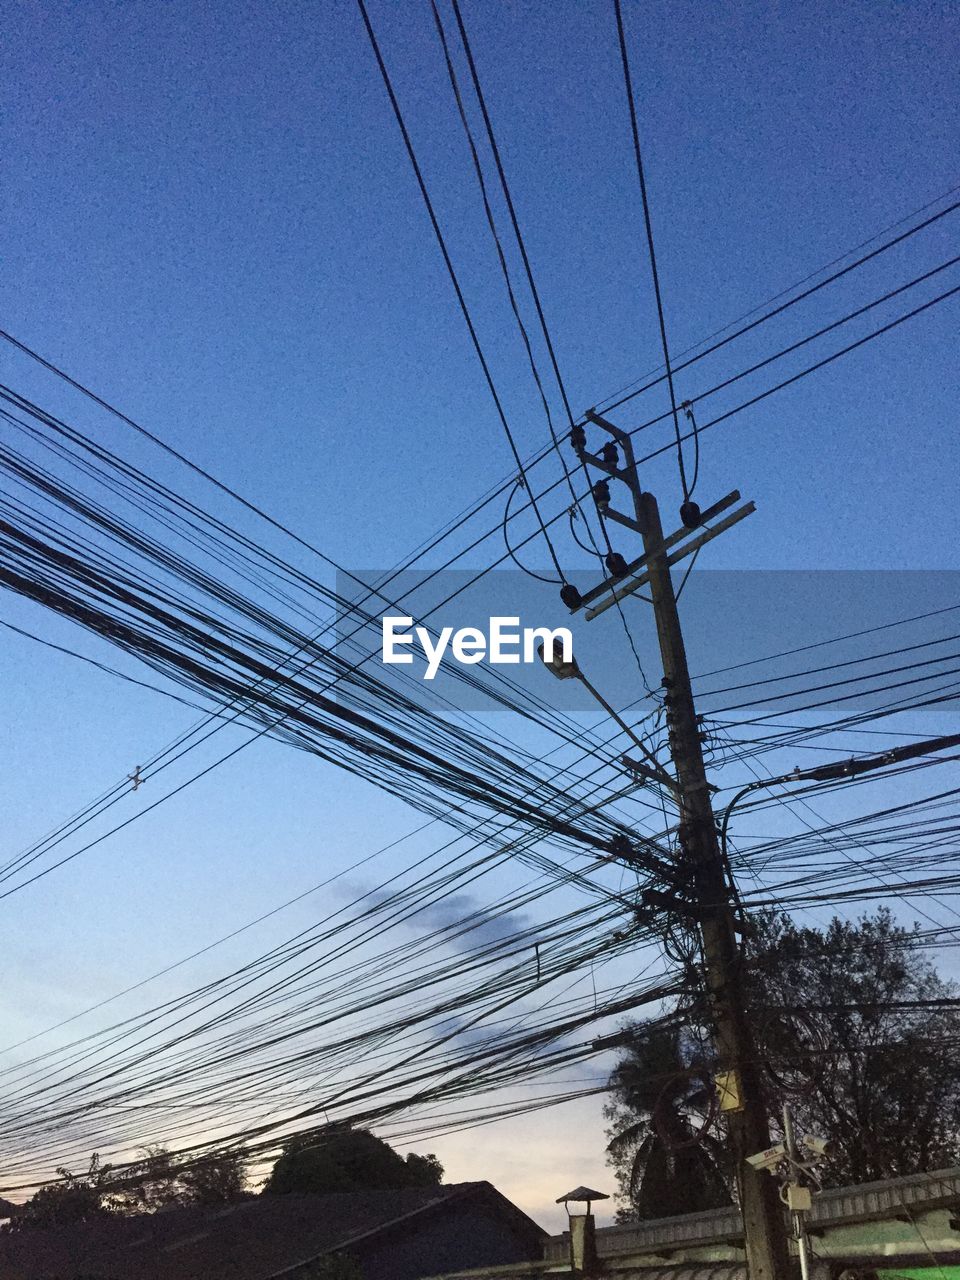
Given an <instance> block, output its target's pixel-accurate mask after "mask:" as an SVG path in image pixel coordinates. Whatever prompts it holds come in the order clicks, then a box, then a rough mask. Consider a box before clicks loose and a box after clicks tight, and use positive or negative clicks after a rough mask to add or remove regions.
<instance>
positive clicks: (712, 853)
mask: <svg viewBox="0 0 960 1280" xmlns="http://www.w3.org/2000/svg"><path fill="white" fill-rule="evenodd" d="M587 418H588V420H589V421H591V422H592V423H594V424H595V425H596V426H598V427H600V428H602V429H603V430H604V431H606V432H608V433H609V434H610V435H611V436H612V437H613V439H614V440H615V441H616V445H613V444H608V445H606V446H605V447H604V448H603V449H602V450H601V451H600V453H599V454H595V453H592V452H590V451H588V450H587V447H586V436H585V433H584V432H583V430H582V429H580V430H577V431H575V432H574V433H573V436H572V441H573V445H574V448H575V449H576V451H577V453H578V455H579V457H580V459H581V461H582V462H584V463H585V464H586V465H588V466H590V467H595V468H597V469H599V470H600V471H602V472H605V473H606V475H607V476H609V477H610V479H613V480H617V481H621V482H622V483H623V484H625V485H626V487H627V489H628V490H629V492H630V496H631V498H632V506H633V514H632V515H627V514H624V513H623V512H621V511H618V510H616V509H615V508H614V507H613V506H611V501H610V499H611V495H610V490H609V484H608V482H607V481H601V482H600V483H599V484H597V485H595V486H594V499H595V501H596V502H597V508H598V511H599V512H600V513H601V514H602V516H603V517H604V518H606V519H607V520H613V521H614V522H615V523H617V524H619V525H622V526H624V527H626V528H629V529H632V530H633V531H634V532H635V533H638V534H639V535H640V536H641V538H642V539H643V551H644V554H643V555H642V556H641V557H640V558H639V559H638V560H636V561H634V562H633V563H632V564H627V563H626V562H625V561H623V559H622V558H621V557H613V558H612V559H611V557H609V556H608V558H607V567H608V569H609V570H610V573H611V577H610V578H609V579H606V580H605V581H604V582H602V583H600V584H599V585H598V586H597V587H595V588H594V589H593V590H591V591H588V592H587V593H586V594H585V595H583V596H579V593H578V596H579V598H578V599H577V600H576V601H573V602H572V605H571V607H573V609H574V610H575V611H576V610H577V609H579V608H582V607H584V606H587V605H591V606H592V607H590V608H587V609H586V617H587V619H588V620H589V619H591V618H595V617H597V616H598V615H599V614H600V613H602V612H604V611H605V610H606V609H608V608H610V606H611V605H613V604H614V603H616V602H618V601H619V600H621V599H624V598H625V597H627V596H629V595H631V594H633V593H634V592H636V591H637V590H638V589H639V588H640V587H647V588H648V590H649V592H650V599H651V600H652V603H653V612H654V615H655V618H656V624H657V636H658V638H659V641H660V656H661V659H662V663H663V687H664V705H665V707H666V711H667V716H666V719H667V726H668V729H669V738H670V753H671V756H672V758H673V764H674V769H675V772H676V779H677V786H676V788H675V799H676V802H677V805H678V807H679V810H680V850H681V858H682V861H681V864H680V867H678V870H681V871H682V872H684V873H686V874H685V877H684V878H685V879H686V880H687V881H688V883H689V887H688V888H686V887H685V889H684V891H683V896H682V898H681V897H679V896H678V897H677V898H676V899H675V900H673V901H672V902H670V903H668V904H666V908H667V909H668V910H670V909H673V910H675V911H677V912H679V913H682V914H684V915H686V917H687V918H688V920H690V921H691V922H695V923H696V925H697V927H698V928H699V931H700V936H701V941H702V945H703V960H704V979H705V985H706V993H707V998H708V1002H709V1011H708V1012H709V1016H710V1020H711V1023H712V1027H713V1035H714V1045H715V1048H716V1053H717V1058H718V1067H719V1069H718V1072H717V1077H716V1082H717V1088H718V1091H719V1094H720V1108H721V1111H722V1113H723V1114H724V1116H725V1117H726V1122H727V1130H728V1133H729V1141H730V1151H731V1156H732V1163H733V1167H734V1170H735V1173H736V1178H737V1188H738V1192H739V1199H740V1210H741V1213H742V1216H743V1233H744V1245H745V1248H746V1255H747V1272H748V1275H749V1277H750V1280H788V1277H789V1276H790V1274H791V1268H790V1257H789V1249H788V1244H787V1222H786V1216H785V1213H784V1208H783V1204H782V1203H781V1201H780V1197H779V1190H778V1187H777V1184H776V1182H775V1181H774V1179H773V1178H771V1177H770V1175H769V1174H767V1173H766V1172H764V1171H763V1170H761V1169H757V1168H755V1167H754V1166H753V1165H751V1164H750V1163H748V1160H747V1157H748V1156H752V1155H756V1154H758V1153H759V1152H761V1151H765V1150H766V1149H767V1148H768V1147H769V1146H770V1126H769V1119H768V1115H767V1109H766V1103H765V1100H764V1090H763V1082H762V1075H761V1069H760V1063H759V1061H758V1057H757V1049H756V1044H755V1041H754V1037H753V1032H752V1029H751V1026H750V1020H749V1018H748V1015H747V1006H746V992H745V987H744V980H743V969H742V961H741V948H740V945H739V943H738V941H737V934H736V931H735V927H734V926H735V915H734V887H733V884H732V883H731V882H730V881H729V879H728V874H727V867H726V862H725V859H724V854H723V849H722V846H721V842H720V838H719V835H718V832H717V826H716V820H715V818H714V814H713V806H712V803H711V800H710V786H709V783H708V782H707V774H706V769H705V767H704V762H703V751H702V748H701V744H700V732H699V726H698V723H697V715H696V710H695V708H694V702H693V691H692V689H691V687H690V672H689V670H688V668H687V655H686V651H685V649H684V644H683V633H682V631H681V629H680V615H679V613H678V611H677V598H676V594H675V592H674V589H673V579H672V577H671V574H670V566H671V564H675V563H676V562H677V561H678V560H681V559H684V558H685V557H687V556H690V555H692V554H694V553H695V552H696V551H697V550H699V549H700V547H702V546H703V545H704V544H705V543H706V542H709V541H710V540H712V539H713V538H715V537H717V536H718V535H719V534H720V533H722V532H723V531H724V530H725V529H727V528H730V527H732V526H733V525H734V524H736V523H738V522H739V521H740V520H741V519H743V518H744V517H745V516H748V515H749V514H750V513H751V512H752V511H753V504H752V503H748V504H746V505H745V506H744V507H742V508H740V509H739V510H736V511H733V512H732V513H731V514H729V515H727V516H726V517H725V518H724V519H722V520H720V521H719V522H717V521H716V520H715V517H716V516H719V515H720V514H721V513H722V512H725V511H727V510H728V509H729V508H730V507H732V506H733V505H734V503H735V502H737V501H738V500H739V498H740V495H739V493H737V492H736V491H735V492H733V493H731V494H728V495H727V496H726V497H725V498H723V499H721V501H720V502H718V503H715V504H714V505H713V506H712V507H710V508H709V509H708V510H706V511H703V512H701V511H700V510H699V508H698V507H696V505H695V504H693V503H691V502H689V500H687V501H686V502H685V504H684V509H683V510H682V511H681V516H682V518H683V521H684V526H685V527H684V528H683V529H681V530H679V531H677V532H676V533H673V534H671V535H670V536H669V537H668V538H666V539H665V538H664V536H663V528H662V526H661V523H660V511H659V508H658V506H657V502H656V499H655V498H654V496H653V494H651V493H644V492H643V491H642V489H641V486H640V479H639V474H638V469H637V463H636V458H635V456H634V452H633V445H632V442H631V439H630V436H629V434H628V433H627V432H625V431H623V430H621V429H620V428H619V427H617V426H616V425H615V424H614V423H612V422H609V421H607V420H606V419H605V418H602V417H601V416H600V415H599V414H597V413H595V412H592V411H591V412H589V413H588V414H587ZM616 446H619V449H620V450H622V453H623V457H622V458H621V457H620V453H619V452H618V448H617V447H616ZM708 520H714V524H713V525H712V527H708V526H707V521H708ZM685 540H686V541H685ZM681 544H683V545H681Z"/></svg>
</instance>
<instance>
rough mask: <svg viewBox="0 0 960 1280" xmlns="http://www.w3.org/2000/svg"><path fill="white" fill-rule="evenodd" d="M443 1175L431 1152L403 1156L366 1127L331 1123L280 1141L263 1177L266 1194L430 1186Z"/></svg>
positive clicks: (317, 1193)
mask: <svg viewBox="0 0 960 1280" xmlns="http://www.w3.org/2000/svg"><path fill="white" fill-rule="evenodd" d="M442 1178H443V1166H442V1165H441V1164H440V1162H439V1161H438V1160H437V1158H436V1156H433V1155H428V1156H418V1155H415V1154H414V1153H412V1152H411V1153H410V1154H409V1155H408V1156H407V1157H406V1159H404V1158H403V1156H401V1155H400V1154H399V1153H398V1152H396V1151H394V1149H393V1147H391V1146H390V1145H389V1144H388V1143H386V1142H384V1141H383V1140H382V1139H381V1138H378V1137H376V1136H375V1135H374V1134H372V1133H371V1132H370V1131H369V1129H355V1128H353V1127H352V1126H350V1125H331V1126H330V1127H329V1128H327V1129H323V1130H321V1131H320V1132H319V1133H316V1134H309V1135H302V1136H298V1137H296V1138H293V1139H291V1140H290V1142H288V1143H287V1144H286V1146H285V1147H284V1149H283V1152H282V1153H281V1155H280V1157H279V1158H278V1160H277V1162H276V1164H275V1165H274V1166H273V1169H272V1171H271V1173H270V1176H269V1177H268V1178H267V1181H266V1182H265V1183H264V1187H263V1191H264V1194H266V1195H286V1194H288V1193H290V1192H308V1193H313V1194H315V1195H323V1194H326V1193H327V1192H331V1191H377V1190H388V1189H397V1188H402V1187H432V1186H437V1185H439V1183H440V1181H441V1179H442Z"/></svg>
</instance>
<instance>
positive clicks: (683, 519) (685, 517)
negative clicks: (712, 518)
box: [680, 498, 703, 529]
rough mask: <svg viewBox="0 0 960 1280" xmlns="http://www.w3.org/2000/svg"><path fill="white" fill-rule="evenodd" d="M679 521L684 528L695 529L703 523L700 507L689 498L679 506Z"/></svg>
mask: <svg viewBox="0 0 960 1280" xmlns="http://www.w3.org/2000/svg"><path fill="white" fill-rule="evenodd" d="M680 523H681V524H682V525H683V527H684V528H685V529H697V528H699V527H700V525H701V524H702V523H703V516H702V515H701V514H700V507H699V506H698V504H697V503H696V502H691V501H690V500H689V498H688V499H687V501H686V502H685V503H684V504H683V505H682V506H681V508H680Z"/></svg>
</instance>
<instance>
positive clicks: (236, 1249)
mask: <svg viewBox="0 0 960 1280" xmlns="http://www.w3.org/2000/svg"><path fill="white" fill-rule="evenodd" d="M474 1201H478V1202H483V1203H485V1204H486V1205H487V1206H488V1207H490V1206H492V1207H494V1208H495V1209H496V1210H497V1211H498V1212H500V1213H502V1214H503V1215H504V1216H505V1217H506V1218H508V1219H509V1220H510V1221H511V1222H512V1223H513V1225H514V1226H515V1227H517V1228H518V1229H521V1230H523V1231H525V1232H529V1233H532V1234H533V1235H535V1236H536V1237H537V1238H538V1239H540V1240H546V1238H547V1233H546V1232H545V1231H543V1230H542V1229H541V1228H540V1227H539V1226H538V1225H537V1224H536V1223H535V1222H533V1221H532V1219H530V1218H528V1217H527V1216H526V1215H525V1214H523V1213H522V1212H521V1211H520V1210H519V1209H518V1208H517V1207H516V1205H514V1204H512V1203H511V1202H510V1201H509V1200H507V1199H506V1197H505V1196H502V1195H500V1193H499V1192H498V1191H497V1190H496V1189H495V1188H494V1187H493V1186H491V1185H490V1183H489V1182H462V1183H456V1184H453V1185H450V1186H440V1187H429V1188H415V1189H408V1190H403V1191H365V1192H345V1193H342V1194H338V1195H323V1196H315V1195H285V1196H257V1197H256V1198H254V1199H251V1200H242V1201H239V1202H238V1203H237V1204H232V1205H226V1206H223V1207H220V1208H208V1209H202V1208H199V1207H191V1208H183V1209H173V1210H169V1211H166V1212H163V1213H155V1214H143V1215H138V1216H136V1217H130V1218H112V1219H107V1220H104V1221H98V1222H90V1223H83V1224H80V1225H77V1226H74V1227H60V1228H54V1229H50V1230H40V1229H28V1230H24V1231H19V1232H15V1233H12V1234H9V1235H3V1236H0V1275H2V1276H3V1280H47V1277H51V1276H56V1277H57V1278H58V1280H70V1277H72V1276H75V1275H84V1274H95V1275H97V1276H103V1277H105V1278H109V1280H200V1278H201V1277H202V1280H220V1278H221V1277H222V1278H223V1280H227V1277H229V1280H280V1278H281V1277H285V1276H292V1274H293V1273H294V1272H295V1271H296V1270H297V1268H298V1267H300V1266H302V1265H304V1264H305V1263H307V1262H310V1261H312V1260H313V1259H315V1258H319V1257H323V1255H324V1254H328V1253H337V1252H340V1251H350V1250H351V1248H357V1247H362V1245H363V1243H364V1242H367V1243H369V1242H371V1241H372V1240H373V1239H375V1238H377V1237H381V1236H383V1235H385V1234H387V1233H389V1232H391V1231H399V1232H403V1231H405V1230H409V1229H411V1228H416V1226H417V1225H419V1224H420V1222H421V1221H422V1220H423V1218H424V1216H425V1215H429V1214H432V1213H436V1212H440V1211H442V1210H443V1209H444V1208H445V1207H448V1206H452V1205H453V1204H459V1203H465V1202H474Z"/></svg>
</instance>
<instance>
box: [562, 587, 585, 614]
mask: <svg viewBox="0 0 960 1280" xmlns="http://www.w3.org/2000/svg"><path fill="white" fill-rule="evenodd" d="M560 599H561V600H562V601H563V603H564V604H565V605H566V606H567V608H568V609H579V608H580V606H581V605H582V604H583V596H582V595H581V594H580V592H579V591H578V590H577V588H576V587H575V586H574V585H573V583H572V582H565V583H564V584H563V586H562V587H561V588H560Z"/></svg>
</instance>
